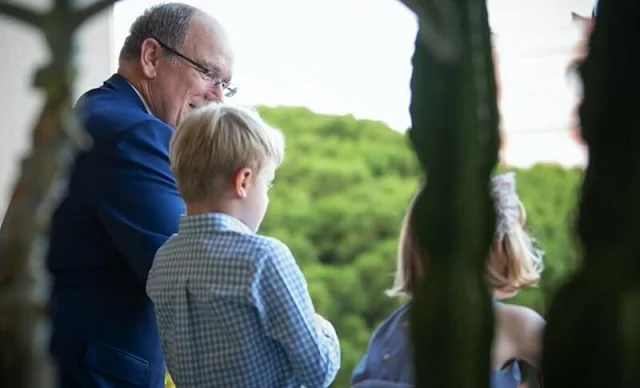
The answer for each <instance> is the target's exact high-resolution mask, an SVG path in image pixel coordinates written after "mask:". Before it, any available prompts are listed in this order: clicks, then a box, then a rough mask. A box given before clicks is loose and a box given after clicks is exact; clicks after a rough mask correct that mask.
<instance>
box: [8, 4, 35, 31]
mask: <svg viewBox="0 0 640 388" xmlns="http://www.w3.org/2000/svg"><path fill="white" fill-rule="evenodd" d="M0 15H4V16H8V17H10V18H13V19H17V20H19V21H21V22H23V23H25V24H28V25H29V26H30V27H33V28H39V27H40V25H41V24H42V14H40V13H38V12H36V11H33V10H30V9H28V8H25V7H22V6H19V5H15V4H9V3H5V2H3V1H1V0H0Z"/></svg>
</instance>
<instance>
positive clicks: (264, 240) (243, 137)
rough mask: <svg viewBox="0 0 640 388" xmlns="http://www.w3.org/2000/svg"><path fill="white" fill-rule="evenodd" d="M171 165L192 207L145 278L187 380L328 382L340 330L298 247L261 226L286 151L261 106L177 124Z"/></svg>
mask: <svg viewBox="0 0 640 388" xmlns="http://www.w3.org/2000/svg"><path fill="white" fill-rule="evenodd" d="M170 158H171V167H172V170H173V173H174V175H175V178H176V182H177V185H178V189H179V190H180V192H181V194H182V196H183V198H184V201H185V204H186V207H187V215H186V216H184V217H183V218H182V219H181V221H180V227H179V231H178V233H177V234H176V235H174V236H172V237H171V238H170V239H169V240H168V241H167V242H166V243H165V244H164V245H163V246H162V247H161V248H160V249H159V250H158V252H157V254H156V257H155V260H154V263H153V266H152V268H151V271H150V273H149V279H148V282H147V293H148V294H149V297H150V298H151V300H152V301H153V303H154V308H155V310H156V315H157V321H158V327H159V331H160V337H161V339H162V346H163V350H164V353H165V357H166V360H167V366H168V368H169V372H170V373H171V376H172V377H173V379H174V381H175V383H176V385H177V386H178V387H224V388H234V387H238V388H245V387H273V388H280V387H300V386H306V387H308V388H312V387H326V386H328V385H329V384H330V383H331V382H332V381H333V379H334V378H335V376H336V373H337V371H338V369H339V365H340V348H339V344H338V338H337V336H336V333H335V331H334V329H333V327H332V326H331V324H330V323H329V322H328V321H326V320H324V319H323V318H322V317H320V316H318V315H317V314H316V313H315V311H314V307H313V304H312V302H311V299H310V297H309V293H308V291H307V285H306V282H305V279H304V276H303V275H302V273H301V271H300V269H299V268H298V266H297V264H296V261H295V259H294V258H293V256H292V254H291V252H290V251H289V249H288V248H287V246H286V245H284V244H283V243H282V242H280V241H278V240H276V239H274V238H270V237H264V236H260V235H258V234H256V232H257V230H258V228H259V226H260V223H261V222H262V219H263V218H264V215H265V213H266V211H267V207H268V204H269V196H268V191H269V188H270V187H271V185H272V184H273V179H274V175H275V171H276V169H277V168H278V166H279V165H280V164H281V163H282V161H283V158H284V138H283V136H282V134H281V133H280V132H279V131H277V130H275V129H273V128H271V127H270V126H269V125H267V124H266V123H265V122H264V121H263V120H262V119H261V118H260V116H259V115H258V114H257V113H256V112H255V111H253V110H250V109H247V108H243V107H239V106H234V105H229V104H215V105H209V106H206V107H204V108H201V109H199V110H197V111H195V112H193V113H192V114H191V115H190V116H189V117H188V118H187V119H185V120H184V122H183V123H182V124H181V125H180V126H179V127H178V129H177V130H176V132H175V133H174V135H173V138H172V141H171V147H170Z"/></svg>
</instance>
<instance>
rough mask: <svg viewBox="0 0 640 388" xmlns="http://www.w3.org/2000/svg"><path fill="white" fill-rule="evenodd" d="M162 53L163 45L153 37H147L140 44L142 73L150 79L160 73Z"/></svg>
mask: <svg viewBox="0 0 640 388" xmlns="http://www.w3.org/2000/svg"><path fill="white" fill-rule="evenodd" d="M161 55H162V47H160V44H159V43H158V42H157V41H156V40H155V39H153V38H147V39H145V40H144V41H143V42H142V44H141V45H140V66H141V68H142V73H143V74H144V75H145V76H146V77H147V78H149V79H153V78H155V77H156V76H157V74H158V70H157V68H158V60H159V59H160V56H161Z"/></svg>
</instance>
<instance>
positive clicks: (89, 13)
mask: <svg viewBox="0 0 640 388" xmlns="http://www.w3.org/2000/svg"><path fill="white" fill-rule="evenodd" d="M115 2H116V0H98V1H96V2H94V3H93V4H90V5H87V6H86V7H84V8H82V9H80V10H79V11H77V12H76V15H75V18H74V19H75V23H73V25H74V28H78V27H80V26H81V25H82V24H84V22H86V21H87V20H89V19H90V18H92V17H93V16H95V15H97V14H99V13H100V12H102V11H104V10H105V9H107V8H109V7H110V6H112V5H113V4H114V3H115Z"/></svg>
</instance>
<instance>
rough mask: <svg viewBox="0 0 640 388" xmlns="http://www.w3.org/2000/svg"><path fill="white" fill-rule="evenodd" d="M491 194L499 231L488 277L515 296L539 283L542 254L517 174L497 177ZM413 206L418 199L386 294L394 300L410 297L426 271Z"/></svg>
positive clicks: (404, 227) (410, 212) (403, 232)
mask: <svg viewBox="0 0 640 388" xmlns="http://www.w3.org/2000/svg"><path fill="white" fill-rule="evenodd" d="M421 192H422V190H421V191H420V193H421ZM420 193H418V196H419V195H420ZM491 194H492V196H493V198H494V201H495V205H496V213H497V228H496V234H495V238H494V241H493V245H492V247H491V254H490V257H489V260H488V262H487V271H486V277H487V281H488V282H489V284H490V285H491V287H492V288H493V290H495V291H501V292H503V293H506V294H512V293H514V292H517V291H519V290H521V289H523V288H525V287H528V286H531V285H535V284H537V283H538V282H539V281H540V275H541V273H542V270H543V263H542V252H541V251H540V250H538V249H536V248H535V247H534V244H533V240H532V238H531V237H530V236H529V235H528V234H527V233H526V231H525V230H524V225H525V222H526V212H525V209H524V206H523V205H522V202H521V201H520V199H519V198H518V196H517V194H516V191H515V175H514V174H513V173H507V174H502V175H498V176H495V177H494V178H493V179H492V182H491ZM414 205H415V198H414V199H413V200H412V201H411V203H410V204H409V210H408V212H407V214H406V216H405V218H404V221H403V225H402V230H401V232H400V242H399V250H398V257H397V268H396V274H395V279H394V283H393V287H392V288H391V289H390V290H388V291H387V295H389V296H392V297H396V296H409V297H411V296H412V295H413V292H414V290H415V286H416V283H417V281H418V279H419V278H420V277H421V276H423V275H424V272H425V269H424V268H423V262H424V260H422V259H423V258H425V254H424V252H422V251H421V250H420V247H419V245H418V243H417V240H418V236H416V234H415V231H414V230H413V228H411V225H413V224H414V218H415V217H417V214H416V213H415V211H414V210H415V206H414Z"/></svg>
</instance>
